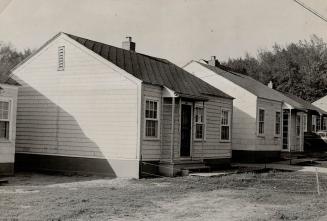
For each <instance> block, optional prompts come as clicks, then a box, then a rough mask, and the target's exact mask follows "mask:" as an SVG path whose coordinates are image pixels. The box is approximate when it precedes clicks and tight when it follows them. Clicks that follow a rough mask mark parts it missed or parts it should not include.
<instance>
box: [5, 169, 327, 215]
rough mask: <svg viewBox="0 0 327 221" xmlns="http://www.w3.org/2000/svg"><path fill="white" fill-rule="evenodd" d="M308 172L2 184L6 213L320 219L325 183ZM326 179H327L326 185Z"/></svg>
mask: <svg viewBox="0 0 327 221" xmlns="http://www.w3.org/2000/svg"><path fill="white" fill-rule="evenodd" d="M313 178H315V177H314V176H313V175H312V174H305V173H298V172H293V173H285V172H284V173H282V172H267V173H259V174H254V173H246V174H232V175H229V176H223V177H179V178H160V179H142V180H128V179H108V178H103V177H79V176H72V177H67V176H50V175H41V174H17V175H16V177H13V178H9V184H7V185H5V186H0V219H19V220H76V219H77V220H232V221H233V220H251V221H252V220H317V219H322V218H323V217H326V216H327V197H326V192H325V189H324V188H325V186H327V176H326V175H321V177H320V180H321V182H322V183H321V186H322V187H323V189H322V195H321V196H318V195H317V194H316V192H315V182H314V180H315V179H313ZM324 184H326V185H324Z"/></svg>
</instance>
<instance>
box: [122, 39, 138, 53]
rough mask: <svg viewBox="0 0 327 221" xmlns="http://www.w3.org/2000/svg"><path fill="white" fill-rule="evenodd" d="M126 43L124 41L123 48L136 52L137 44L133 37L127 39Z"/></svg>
mask: <svg viewBox="0 0 327 221" xmlns="http://www.w3.org/2000/svg"><path fill="white" fill-rule="evenodd" d="M126 39H127V40H126V41H123V46H122V48H123V49H125V50H129V51H135V42H132V37H129V36H128V37H126Z"/></svg>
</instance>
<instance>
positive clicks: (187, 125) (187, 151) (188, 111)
mask: <svg viewBox="0 0 327 221" xmlns="http://www.w3.org/2000/svg"><path fill="white" fill-rule="evenodd" d="M181 118H182V119H181V152H180V153H181V157H189V156H190V155H191V134H192V132H191V130H192V106H191V105H187V104H182V111H181Z"/></svg>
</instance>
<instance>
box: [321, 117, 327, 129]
mask: <svg viewBox="0 0 327 221" xmlns="http://www.w3.org/2000/svg"><path fill="white" fill-rule="evenodd" d="M322 130H327V117H323V118H322Z"/></svg>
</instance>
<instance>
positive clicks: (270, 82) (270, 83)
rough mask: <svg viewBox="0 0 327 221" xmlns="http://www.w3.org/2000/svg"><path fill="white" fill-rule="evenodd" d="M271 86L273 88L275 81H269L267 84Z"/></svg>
mask: <svg viewBox="0 0 327 221" xmlns="http://www.w3.org/2000/svg"><path fill="white" fill-rule="evenodd" d="M267 86H268V87H269V88H271V89H273V87H274V85H273V82H272V81H269V83H268V85H267Z"/></svg>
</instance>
